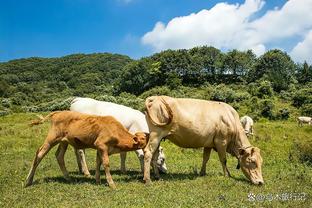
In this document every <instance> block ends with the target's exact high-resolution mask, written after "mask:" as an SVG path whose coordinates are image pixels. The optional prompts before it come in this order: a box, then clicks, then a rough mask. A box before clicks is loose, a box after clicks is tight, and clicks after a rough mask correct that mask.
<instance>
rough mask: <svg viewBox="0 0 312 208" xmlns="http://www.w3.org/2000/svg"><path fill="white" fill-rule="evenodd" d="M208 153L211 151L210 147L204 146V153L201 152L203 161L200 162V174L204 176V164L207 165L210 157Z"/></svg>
mask: <svg viewBox="0 0 312 208" xmlns="http://www.w3.org/2000/svg"><path fill="white" fill-rule="evenodd" d="M210 153H211V148H210V147H204V153H203V163H202V167H201V170H200V175H201V176H204V175H206V166H207V162H208V160H209V158H210Z"/></svg>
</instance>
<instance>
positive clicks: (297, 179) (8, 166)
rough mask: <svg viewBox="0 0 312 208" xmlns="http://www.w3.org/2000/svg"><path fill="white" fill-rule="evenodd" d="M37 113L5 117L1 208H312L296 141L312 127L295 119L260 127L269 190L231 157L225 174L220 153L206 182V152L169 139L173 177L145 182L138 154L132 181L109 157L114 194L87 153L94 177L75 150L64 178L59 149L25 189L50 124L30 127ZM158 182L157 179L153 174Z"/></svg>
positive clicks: (1, 121) (0, 142)
mask: <svg viewBox="0 0 312 208" xmlns="http://www.w3.org/2000/svg"><path fill="white" fill-rule="evenodd" d="M34 118H35V114H31V113H21V114H12V115H8V116H4V117H0V150H1V151H0V156H1V160H0V161H1V162H0V164H1V166H0V207H255V206H256V207H295V206H296V207H311V206H312V199H311V197H312V189H311V187H312V167H311V166H308V165H305V164H302V163H299V162H298V161H297V160H296V159H294V158H293V154H292V151H294V150H293V149H292V146H293V142H294V141H295V140H301V139H307V138H309V137H311V136H312V127H311V126H304V127H301V128H298V126H297V123H296V122H294V121H287V122H282V121H275V122H273V121H270V122H268V121H261V122H257V123H256V124H255V134H256V135H257V137H255V138H253V139H251V143H252V144H253V145H254V146H257V147H259V148H260V149H261V154H262V157H263V160H264V163H263V167H262V168H263V170H262V172H263V178H264V181H265V184H264V185H263V186H254V185H251V183H250V182H248V181H247V179H246V178H245V176H244V175H243V173H242V172H241V170H236V164H237V160H236V159H235V158H234V157H231V156H230V155H229V154H228V167H229V170H230V172H231V174H232V176H233V177H232V178H225V177H224V176H223V175H222V167H221V164H220V162H219V159H218V157H217V154H216V152H212V154H211V158H210V160H209V162H208V164H207V175H206V176H203V177H201V176H199V171H200V167H201V162H202V149H182V148H179V147H177V146H175V145H173V144H172V143H170V142H169V141H163V142H162V143H161V145H162V146H163V147H164V151H165V154H166V162H167V167H168V171H169V172H168V174H166V175H162V176H161V180H159V181H155V180H153V183H152V185H149V186H147V185H145V184H144V183H143V182H142V177H143V176H142V174H141V172H140V168H139V161H138V159H137V158H136V155H135V153H132V152H130V153H128V155H127V162H126V165H127V169H128V173H127V174H126V175H124V174H121V172H120V171H119V165H120V159H119V155H112V156H110V167H111V174H112V177H113V180H114V181H115V183H116V186H117V190H111V189H110V188H109V187H108V186H107V184H106V180H105V174H104V172H103V170H102V171H101V182H102V184H101V185H96V184H95V177H94V167H95V151H94V150H86V157H87V162H88V165H89V168H90V169H91V174H92V177H91V178H85V177H84V176H82V175H80V174H79V173H78V172H77V164H76V160H75V157H74V153H73V151H72V148H71V147H69V148H68V151H67V153H66V155H65V162H66V166H67V169H68V170H69V172H70V176H71V178H72V181H71V182H67V181H65V180H64V179H63V175H62V173H61V171H60V169H59V167H58V165H57V161H56V159H55V156H54V153H55V151H56V149H57V148H56V147H55V148H53V149H52V150H51V151H50V152H49V153H48V154H47V155H46V157H45V158H44V159H43V160H42V162H41V163H40V165H39V167H38V169H37V172H36V174H35V178H34V185H32V186H30V187H28V188H24V187H23V185H24V181H25V179H26V176H27V174H28V171H29V169H30V166H31V163H32V160H33V158H34V155H35V152H36V150H37V148H38V147H39V146H40V145H41V144H42V142H43V140H44V138H45V136H46V134H47V129H48V126H49V123H48V122H47V123H45V124H43V125H41V126H36V127H32V128H30V127H29V126H28V124H29V122H30V121H31V120H33V119H34ZM152 179H153V175H152Z"/></svg>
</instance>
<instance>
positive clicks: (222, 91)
mask: <svg viewBox="0 0 312 208" xmlns="http://www.w3.org/2000/svg"><path fill="white" fill-rule="evenodd" d="M235 97H236V94H235V91H234V90H232V89H231V88H228V87H227V86H226V85H224V84H220V85H218V86H216V87H215V88H214V90H213V91H212V93H211V98H210V99H211V100H215V101H222V102H226V103H231V102H234V100H235Z"/></svg>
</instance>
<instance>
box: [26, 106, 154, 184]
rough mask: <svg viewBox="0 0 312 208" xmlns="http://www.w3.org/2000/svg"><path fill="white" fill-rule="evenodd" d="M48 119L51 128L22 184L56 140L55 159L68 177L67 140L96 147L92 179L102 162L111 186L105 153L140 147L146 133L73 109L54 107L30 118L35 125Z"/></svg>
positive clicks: (103, 117)
mask: <svg viewBox="0 0 312 208" xmlns="http://www.w3.org/2000/svg"><path fill="white" fill-rule="evenodd" d="M46 120H51V128H50V129H49V132H48V136H47V137H46V139H45V141H44V143H43V145H41V147H40V148H39V149H38V150H37V152H36V156H35V159H34V161H33V164H32V167H31V169H30V171H29V174H28V176H27V179H26V184H25V186H29V185H31V184H32V182H33V178H34V175H35V171H36V168H37V167H38V165H39V163H40V161H41V160H42V158H43V157H44V156H45V155H46V154H47V153H48V152H49V150H50V149H51V148H52V147H53V146H55V145H56V144H58V143H60V145H59V148H58V150H57V152H56V155H58V156H57V161H58V164H59V166H60V169H61V171H62V172H63V174H64V177H65V178H66V179H69V175H68V172H67V170H66V168H65V163H64V154H65V152H66V149H67V146H68V144H70V145H72V146H73V147H75V148H78V149H84V148H93V149H96V150H97V159H96V161H97V162H96V164H97V165H96V182H97V183H99V182H100V165H101V163H102V164H103V166H104V170H105V174H106V180H107V182H108V184H109V186H110V187H111V188H115V184H114V181H113V179H112V176H111V174H110V171H109V158H108V156H109V155H111V154H114V153H120V152H124V151H131V150H137V149H142V148H144V147H145V146H146V144H147V141H148V134H145V133H143V132H138V133H136V134H135V135H132V134H130V133H129V132H128V131H127V130H126V129H125V128H124V127H123V125H122V124H120V123H119V122H118V121H117V120H116V119H115V118H113V117H111V116H93V115H87V114H82V113H78V112H73V111H56V112H52V113H50V114H49V115H48V116H46V117H45V118H41V119H40V120H37V121H33V122H32V123H31V125H38V124H41V123H43V122H44V121H46Z"/></svg>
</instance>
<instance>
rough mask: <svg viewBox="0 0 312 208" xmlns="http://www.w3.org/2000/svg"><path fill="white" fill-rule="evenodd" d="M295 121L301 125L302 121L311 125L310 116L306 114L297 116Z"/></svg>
mask: <svg viewBox="0 0 312 208" xmlns="http://www.w3.org/2000/svg"><path fill="white" fill-rule="evenodd" d="M297 121H298V125H299V126H302V125H303V124H304V123H307V124H309V125H312V118H311V117H308V116H299V117H298V118H297Z"/></svg>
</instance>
